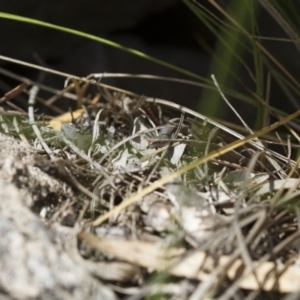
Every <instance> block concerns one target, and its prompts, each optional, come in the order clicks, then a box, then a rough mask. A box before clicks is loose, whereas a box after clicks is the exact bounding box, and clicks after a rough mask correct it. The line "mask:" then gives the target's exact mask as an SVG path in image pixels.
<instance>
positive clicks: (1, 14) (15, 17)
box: [0, 12, 210, 83]
mask: <svg viewBox="0 0 300 300" xmlns="http://www.w3.org/2000/svg"><path fill="white" fill-rule="evenodd" d="M0 18H3V19H8V20H13V21H18V22H24V23H29V24H33V25H37V26H42V27H47V28H51V29H54V30H59V31H62V32H66V33H70V34H73V35H77V36H80V37H83V38H86V39H89V40H93V41H95V42H99V43H102V44H104V45H107V46H110V47H114V48H117V49H119V50H122V51H125V52H128V53H130V54H133V55H136V56H138V57H141V58H144V59H147V60H149V61H151V62H153V63H156V64H158V65H161V66H164V67H166V68H168V69H171V70H174V71H176V72H179V73H181V74H184V75H187V76H189V77H192V78H194V79H197V80H200V81H202V82H205V83H210V81H208V80H207V79H205V78H204V77H202V76H200V75H198V74H196V73H193V72H190V71H188V70H185V69H183V68H180V67H177V66H175V65H173V64H170V63H168V62H165V61H163V60H160V59H157V58H155V57H152V56H149V55H147V54H145V53H143V52H141V51H138V50H135V49H132V48H128V47H125V46H122V45H120V44H118V43H115V42H112V41H110V40H107V39H104V38H101V37H98V36H95V35H92V34H88V33H86V32H82V31H79V30H75V29H71V28H67V27H63V26H59V25H55V24H51V23H47V22H43V21H40V20H36V19H31V18H27V17H23V16H18V15H14V14H8V13H5V12H0Z"/></svg>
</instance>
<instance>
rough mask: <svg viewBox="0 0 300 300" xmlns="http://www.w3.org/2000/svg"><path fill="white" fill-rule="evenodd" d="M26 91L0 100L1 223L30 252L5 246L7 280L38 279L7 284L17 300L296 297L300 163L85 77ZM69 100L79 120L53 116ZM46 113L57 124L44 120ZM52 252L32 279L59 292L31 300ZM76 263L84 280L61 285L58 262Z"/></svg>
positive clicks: (175, 108)
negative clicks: (53, 298)
mask: <svg viewBox="0 0 300 300" xmlns="http://www.w3.org/2000/svg"><path fill="white" fill-rule="evenodd" d="M7 75H10V76H12V74H8V73H7ZM14 76H15V78H18V76H16V75H14ZM18 79H19V80H20V84H19V85H18V86H17V87H16V88H15V89H13V90H11V91H9V92H8V93H7V94H6V95H4V96H3V97H2V98H1V132H2V133H1V139H2V145H3V146H2V149H3V150H2V151H1V184H2V186H3V189H2V192H1V193H2V196H1V198H3V199H7V200H6V201H4V202H3V203H2V207H1V214H2V215H3V216H2V220H3V219H5V220H6V221H5V222H6V223H7V224H9V227H10V230H8V231H6V234H7V236H8V237H7V238H8V239H10V240H11V242H12V244H13V245H14V244H15V243H17V241H15V239H16V237H15V236H19V240H20V241H19V245H20V246H22V247H24V249H26V251H25V254H24V253H23V254H22V255H24V256H23V259H24V260H23V261H22V262H20V261H19V260H20V258H18V257H19V255H20V254H19V252H20V251H19V249H18V248H17V249H16V248H14V251H13V250H12V248H11V247H8V246H7V243H8V241H7V240H6V238H3V239H2V241H3V243H2V244H1V245H2V246H1V247H2V248H1V251H2V252H3V251H4V253H6V256H7V257H8V258H9V261H10V262H9V263H8V262H7V265H6V267H7V271H8V270H10V268H13V269H14V268H16V266H15V263H16V261H18V262H19V264H18V267H17V270H18V271H17V272H15V273H14V276H15V277H13V280H20V281H21V279H20V278H19V276H18V274H19V272H21V273H22V272H24V273H25V274H27V277H25V278H24V282H23V283H22V284H23V285H24V286H25V289H24V290H23V291H20V290H15V288H14V287H13V286H11V285H10V284H9V282H10V281H9V280H8V278H6V277H5V275H4V274H3V280H2V281H1V286H2V289H5V293H7V295H9V296H15V297H20V298H22V297H21V296H24V295H25V296H31V297H39V296H41V294H42V293H45V291H46V290H47V288H48V290H47V293H50V292H49V291H51V293H54V294H55V295H58V296H59V297H62V296H61V295H62V294H60V293H69V294H70V295H73V296H74V297H75V298H76V297H77V298H78V299H79V298H80V297H86V294H84V293H85V292H86V290H85V291H84V287H85V288H86V289H87V290H90V289H92V290H93V292H94V294H93V293H92V294H93V295H91V296H90V297H91V299H92V298H95V299H97V295H98V296H99V295H100V294H101V295H102V297H104V296H103V295H104V294H105V297H106V298H105V297H104V298H101V299H115V297H116V295H118V297H119V298H120V299H125V298H129V299H141V298H144V297H145V296H147V297H152V296H153V297H155V295H156V296H157V295H160V297H162V298H173V299H204V298H205V297H207V296H208V295H211V297H219V298H218V299H231V298H232V297H233V296H234V297H238V299H244V298H246V297H250V298H251V297H254V296H257V297H262V298H263V297H264V295H265V293H267V294H268V295H273V296H274V295H276V297H278V298H277V299H279V298H280V297H282V295H284V294H285V293H292V292H295V291H297V290H298V286H299V282H298V281H299V276H298V274H299V269H298V267H297V264H298V248H299V239H300V234H299V230H298V222H299V219H298V216H299V214H298V210H297V209H296V207H297V206H295V205H294V204H295V202H296V201H297V197H298V194H299V189H298V186H299V179H298V177H299V168H298V163H297V162H295V161H293V160H292V159H290V158H288V157H286V156H284V155H282V154H279V153H277V152H275V151H272V150H270V149H268V148H266V147H265V146H264V145H265V144H266V141H265V140H259V139H258V138H255V134H252V135H250V136H248V137H246V138H244V137H243V136H242V135H240V134H239V133H236V132H234V131H233V130H231V129H229V128H227V127H225V126H223V125H221V124H219V123H217V122H215V121H213V120H211V119H209V118H206V117H205V116H203V115H200V114H199V113H197V112H194V111H191V110H189V109H187V108H185V107H183V106H179V105H177V104H174V103H172V102H169V101H166V100H161V99H153V98H147V97H146V96H139V95H136V94H134V93H130V92H128V91H123V90H119V89H117V88H114V87H111V86H107V85H104V84H102V83H100V82H97V81H96V80H95V79H93V78H82V79H78V78H77V79H76V78H75V77H74V79H72V80H69V81H68V85H67V86H66V88H65V89H63V90H61V91H55V90H51V92H52V93H53V95H52V96H51V97H49V99H43V98H40V97H39V96H37V94H36V91H37V89H41V90H43V89H47V90H50V88H49V87H44V86H43V85H40V84H37V83H34V82H32V81H30V80H29V79H26V80H23V79H22V78H18ZM88 86H89V87H88ZM95 87H96V89H95ZM89 88H90V89H89ZM20 96H22V97H24V96H25V97H28V98H29V104H30V105H29V106H28V112H26V111H23V110H22V109H21V108H20V107H19V106H18V104H17V103H19V102H18V98H20ZM67 98H69V99H73V100H75V101H76V103H77V104H78V105H80V107H79V108H78V110H74V111H70V112H69V113H66V114H65V115H63V116H61V117H51V116H50V115H51V114H52V113H51V111H52V112H57V111H58V110H60V108H59V107H57V106H56V104H57V103H58V101H61V100H62V99H67ZM37 104H39V105H43V106H46V108H47V109H48V111H49V112H50V113H49V116H47V115H39V114H38V113H34V112H35V109H34V108H35V107H36V106H37ZM293 117H294V116H289V117H287V118H286V119H285V120H281V121H280V122H279V123H277V124H275V125H273V127H270V128H267V129H265V130H262V131H261V132H260V133H257V134H256V135H259V134H261V133H264V132H266V131H270V130H272V129H273V128H275V127H276V126H279V124H284V123H285V122H286V121H288V120H289V119H291V118H293ZM20 140H21V141H20ZM282 144H283V142H282ZM5 145H6V146H5ZM4 147H6V148H4ZM8 182H9V184H8ZM5 184H7V185H5ZM7 189H9V190H7ZM12 205H13V207H12ZM30 210H31V211H32V212H33V213H34V214H32V213H30ZM19 211H20V214H21V215H19ZM11 218H13V220H18V222H17V223H20V224H17V223H16V221H14V222H12V221H11ZM6 223H5V224H6ZM34 224H35V225H34ZM7 226H8V225H7ZM31 227H32V231H31V229H30V228H31ZM1 230H2V231H3V230H5V229H4V228H1ZM26 231H29V232H26ZM39 232H40V233H39ZM25 236H27V237H28V239H26V238H25ZM45 239H46V240H47V245H48V246H47V247H48V248H49V250H47V249H45V250H44V249H43V248H44V247H45V245H44V244H45V243H46V242H45ZM49 239H50V240H49ZM28 240H29V241H28ZM33 241H34V242H33ZM51 241H52V242H51ZM29 245H30V246H29ZM45 251H46V252H47V251H49V252H51V251H52V252H53V253H55V259H54V261H53V262H52V260H50V261H51V262H49V261H47V262H45V261H43V259H41V261H40V262H39V263H40V264H41V265H40V266H39V268H38V267H37V268H35V269H34V271H35V272H37V274H39V276H46V275H45V273H47V272H50V271H51V272H54V273H53V274H51V275H50V274H48V273H47V276H49V277H47V278H48V279H49V280H50V278H51V280H52V281H53V282H54V283H53V284H52V286H51V285H49V287H47V288H46V287H45V286H44V285H43V284H44V283H42V282H35V283H34V287H35V289H33V288H32V289H29V286H26V281H30V280H33V279H32V276H36V274H35V275H32V274H31V273H29V271H28V268H29V266H28V263H27V261H26V260H30V259H31V260H36V258H35V259H34V258H33V257H36V256H38V257H39V256H40V255H42V254H43V252H45ZM43 255H45V254H43ZM48 255H50V254H48ZM53 255H54V254H53ZM65 255H67V257H68V258H69V259H70V260H71V263H70V261H69V262H68V263H69V264H70V265H71V266H72V268H74V269H76V270H77V271H76V272H79V275H78V274H77V273H74V274H77V275H78V276H79V278H81V277H82V276H83V275H82V273H83V274H87V275H86V276H87V277H86V279H85V281H82V282H81V283H79V282H78V280H75V279H74V278H73V277H72V275H70V274H69V276H70V278H69V279H70V280H69V281H68V282H66V280H65V279H64V280H63V281H61V280H62V279H61V277H62V276H63V277H64V276H65V275H63V274H64V272H67V271H66V270H65V268H71V267H70V266H65V265H64V263H62V265H60V264H59V263H58V261H59V260H60V259H62V257H64V256H65ZM44 259H45V258H44ZM63 261H64V259H63ZM66 264H67V263H66ZM42 266H43V267H42ZM60 270H61V272H62V273H61V274H59V272H60ZM68 271H70V270H69V269H68ZM74 272H75V271H74ZM95 278H97V280H95ZM5 280H7V281H5ZM5 282H6V284H5ZM100 282H102V284H101V285H100ZM83 283H84V286H83ZM98 283H99V285H97V284H98ZM103 284H104V285H103ZM56 285H59V286H60V290H59V289H58V290H56V291H55V292H54V291H52V290H51V289H56ZM74 286H76V288H77V291H78V290H80V293H79V294H77V295H76V294H74V293H73V292H72V287H73V288H74ZM61 290H62V291H61ZM99 290H101V292H99ZM22 293H23V294H22ZM99 293H100V294H99ZM47 295H48V294H47ZM78 295H79V296H78ZM274 297H275V296H274ZM250 298H249V299H250Z"/></svg>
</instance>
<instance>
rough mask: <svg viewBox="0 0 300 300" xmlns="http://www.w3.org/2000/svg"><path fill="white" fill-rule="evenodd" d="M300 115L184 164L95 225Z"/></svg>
mask: <svg viewBox="0 0 300 300" xmlns="http://www.w3.org/2000/svg"><path fill="white" fill-rule="evenodd" d="M299 115H300V110H298V111H296V112H295V113H293V114H291V115H289V116H287V117H285V118H283V119H281V120H279V121H278V122H276V123H274V124H272V125H271V126H269V127H265V128H263V129H261V130H260V131H257V132H255V133H253V134H250V135H248V136H246V137H245V138H243V139H241V140H237V141H234V142H232V143H230V144H228V145H226V146H224V147H223V148H221V149H218V150H215V151H212V152H211V153H210V154H209V155H206V156H204V157H202V158H200V159H198V160H196V161H194V162H192V163H191V164H189V165H188V166H184V167H182V168H181V169H179V170H178V171H177V172H175V173H172V174H169V175H167V176H165V177H163V178H161V179H159V180H157V181H155V182H154V183H152V184H151V185H150V186H147V187H146V188H144V189H143V190H142V191H140V192H139V193H135V194H133V195H132V196H131V197H129V198H127V199H124V201H123V202H122V203H121V204H119V205H118V206H116V207H115V208H114V209H112V210H111V211H109V212H108V213H106V214H104V215H103V216H100V217H99V218H97V219H96V220H95V221H94V222H93V225H94V226H98V225H100V224H101V223H103V222H104V221H106V220H107V219H108V218H109V217H110V216H112V215H113V214H114V213H116V212H119V211H121V210H122V209H124V208H126V207H128V206H129V205H131V204H133V203H135V202H136V201H137V200H139V199H141V198H142V197H144V196H146V195H148V194H149V193H151V192H153V191H154V190H155V189H157V188H159V187H161V186H163V185H164V184H166V183H168V182H170V181H172V180H173V179H175V178H176V177H178V176H179V175H182V174H184V173H186V172H188V171H190V170H192V169H194V168H195V167H197V166H198V165H201V164H203V163H205V162H208V161H209V160H210V159H212V158H216V157H218V156H221V155H223V154H225V153H227V152H229V151H231V150H234V149H236V148H238V147H240V146H242V145H244V144H245V143H247V142H250V141H251V140H253V139H255V138H257V137H259V136H261V135H264V134H266V133H269V132H270V131H272V130H274V129H276V128H277V127H279V126H281V125H283V124H285V123H287V122H289V121H290V120H292V119H294V118H296V117H298V116H299Z"/></svg>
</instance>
